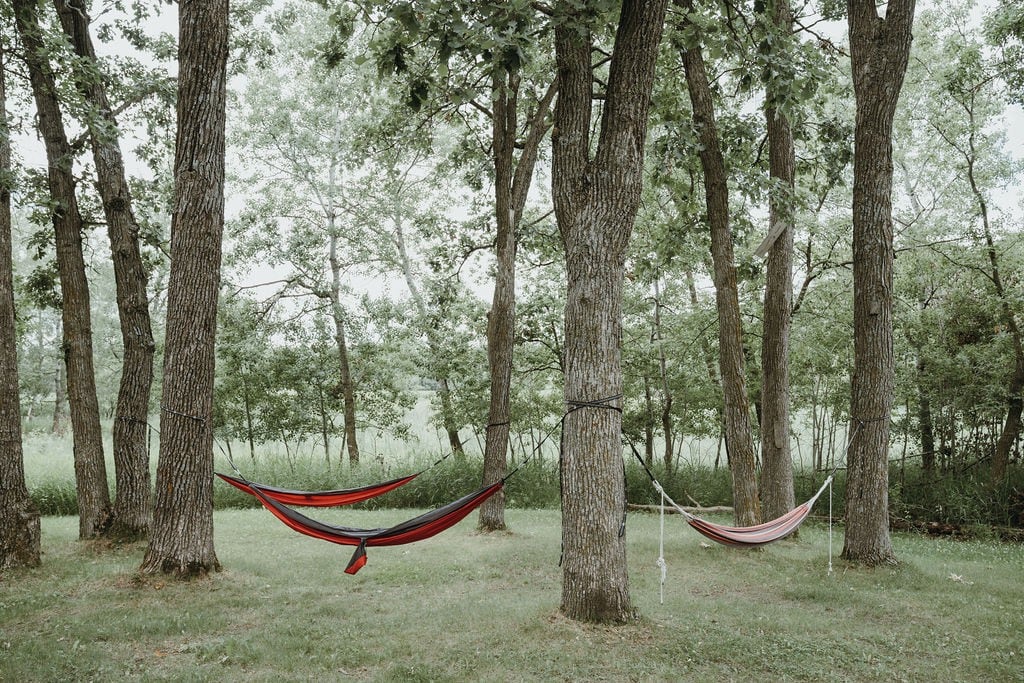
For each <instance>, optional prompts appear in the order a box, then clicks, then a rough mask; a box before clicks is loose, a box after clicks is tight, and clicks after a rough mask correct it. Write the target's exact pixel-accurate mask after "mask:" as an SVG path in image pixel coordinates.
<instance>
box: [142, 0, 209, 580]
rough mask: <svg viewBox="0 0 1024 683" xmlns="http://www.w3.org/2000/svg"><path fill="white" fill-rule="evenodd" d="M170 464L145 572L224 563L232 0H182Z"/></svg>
mask: <svg viewBox="0 0 1024 683" xmlns="http://www.w3.org/2000/svg"><path fill="white" fill-rule="evenodd" d="M178 22H179V23H178V25H179V48H178V63H179V72H180V75H179V83H178V131H177V149H176V153H175V160H174V175H175V191H174V196H175V206H174V213H173V214H172V216H171V274H170V280H169V283H168V290H167V340H166V343H165V356H164V373H163V376H164V384H163V395H162V397H161V410H162V413H161V415H162V420H161V431H160V462H159V465H158V467H157V473H156V503H155V505H154V509H153V529H152V533H151V535H150V542H149V547H148V548H147V549H146V555H145V557H144V558H143V560H142V566H141V568H140V569H141V571H142V572H144V573H149V574H155V573H165V574H172V575H175V576H179V577H190V576H197V575H204V574H207V573H208V572H210V571H211V570H219V569H220V563H219V562H218V561H217V555H216V553H215V552H214V547H213V428H212V427H213V423H212V404H213V376H214V342H215V338H216V331H217V295H218V293H219V289H220V265H221V241H222V236H223V231H224V126H225V105H226V101H227V90H226V87H227V57H228V0H182V2H181V3H180V6H179V13H178Z"/></svg>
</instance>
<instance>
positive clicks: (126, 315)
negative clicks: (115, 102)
mask: <svg viewBox="0 0 1024 683" xmlns="http://www.w3.org/2000/svg"><path fill="white" fill-rule="evenodd" d="M54 7H55V8H56V9H57V13H58V16H59V17H60V21H61V25H62V26H63V28H64V33H65V34H67V36H68V37H69V38H70V39H71V43H72V45H73V46H74V49H75V54H77V55H78V56H79V57H81V58H82V60H83V61H82V62H79V63H77V65H76V67H77V69H76V71H77V73H76V75H75V81H76V83H77V85H78V88H79V90H80V91H81V92H82V95H83V97H84V98H85V99H86V101H87V102H88V103H89V104H90V105H91V107H92V111H91V112H90V113H89V116H88V120H87V123H88V125H89V135H90V139H91V141H92V153H93V160H94V163H95V164H96V177H97V186H98V188H99V193H100V197H101V199H102V200H103V211H104V215H105V216H106V219H107V232H108V234H109V237H110V251H111V254H112V259H113V264H114V280H115V283H116V288H117V310H118V313H119V317H120V322H121V339H122V342H123V345H124V359H123V362H122V366H121V384H120V388H119V390H118V394H117V409H116V411H115V416H114V429H113V437H114V468H115V471H116V474H115V479H116V487H115V492H116V495H115V498H114V517H113V522H112V526H111V533H112V534H113V535H116V536H118V537H120V538H125V539H138V538H143V537H145V535H146V534H147V533H148V532H149V520H150V509H149V506H150V485H149V452H148V450H147V448H146V432H147V428H148V422H147V421H148V418H149V393H150V387H151V386H152V382H153V353H154V351H155V345H154V343H153V330H152V326H151V324H150V318H149V299H148V295H147V292H146V286H147V280H148V278H147V275H146V269H145V267H144V266H143V263H142V256H141V254H140V252H139V225H138V223H137V222H136V220H135V214H134V212H133V211H132V198H131V194H130V192H129V189H128V181H127V178H126V177H125V170H124V161H123V160H122V157H121V150H120V148H119V147H118V140H117V133H116V131H117V121H116V120H115V119H114V115H113V112H112V111H111V107H110V102H109V101H108V100H107V94H106V88H105V86H104V85H103V81H102V79H101V76H100V74H99V71H98V64H97V62H96V53H95V51H94V50H93V45H92V38H91V37H90V35H89V15H88V14H87V13H86V7H85V3H84V2H83V1H82V0H54Z"/></svg>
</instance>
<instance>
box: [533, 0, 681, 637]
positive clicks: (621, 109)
mask: <svg viewBox="0 0 1024 683" xmlns="http://www.w3.org/2000/svg"><path fill="white" fill-rule="evenodd" d="M666 4H667V3H666V0H624V2H623V3H622V8H621V14H620V17H619V24H618V29H617V32H616V36H615V43H614V47H613V56H612V60H611V65H610V71H609V76H608V84H607V89H606V95H605V101H604V108H603V114H602V118H601V127H600V137H599V139H598V141H597V148H596V152H595V153H594V156H593V158H591V155H590V125H591V116H592V109H591V97H592V92H591V89H592V87H593V73H592V65H591V60H590V55H591V49H592V38H593V37H592V34H591V26H590V25H589V24H588V20H587V19H585V18H584V17H583V13H582V12H580V11H579V10H578V9H574V5H573V3H571V2H568V1H565V2H559V3H558V4H557V5H556V7H555V14H556V22H555V60H556V65H557V69H558V82H559V94H558V103H557V105H556V106H555V114H554V120H555V129H554V132H553V134H552V140H553V157H552V197H553V201H554V207H555V215H556V218H557V221H558V228H559V232H560V233H561V237H562V244H563V246H564V250H565V263H566V278H567V292H566V304H565V350H564V353H565V357H564V363H565V387H564V391H565V399H566V403H567V405H568V406H569V413H568V414H567V416H566V418H565V421H564V425H563V451H562V463H561V467H562V478H563V479H562V481H563V499H562V546H563V563H562V605H561V610H562V612H563V613H564V614H565V615H566V616H568V617H569V618H572V619H577V620H581V621H594V622H624V621H626V620H629V619H632V618H633V617H634V610H633V605H632V601H631V598H630V595H629V580H628V575H627V571H626V542H625V522H624V514H625V502H626V501H625V482H624V478H623V466H622V446H621V433H622V415H621V412H619V411H616V410H609V409H607V407H608V402H609V401H611V399H609V397H616V396H618V395H620V394H621V391H622V358H621V337H622V289H623V277H624V264H625V256H626V249H627V247H628V244H629V238H630V235H631V233H632V229H633V220H634V218H635V216H636V211H637V207H638V206H639V202H640V194H641V189H642V184H643V154H644V138H645V137H646V133H647V117H648V111H649V108H650V97H651V87H652V83H653V78H654V65H655V61H656V57H657V52H658V44H659V43H660V41H661V33H662V26H663V23H664V17H665V9H666ZM602 399H603V400H605V401H606V403H605V408H604V409H602V408H600V407H589V406H588V407H583V408H579V409H575V408H577V407H578V406H579V405H580V404H579V403H578V402H581V401H582V402H592V401H599V400H602Z"/></svg>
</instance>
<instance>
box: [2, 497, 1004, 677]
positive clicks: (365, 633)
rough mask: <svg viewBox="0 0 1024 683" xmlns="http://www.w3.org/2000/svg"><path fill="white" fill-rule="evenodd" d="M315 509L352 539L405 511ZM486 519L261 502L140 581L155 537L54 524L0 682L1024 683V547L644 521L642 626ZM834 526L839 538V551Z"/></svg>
mask: <svg viewBox="0 0 1024 683" xmlns="http://www.w3.org/2000/svg"><path fill="white" fill-rule="evenodd" d="M332 514H333V517H332V516H331V514H329V513H328V511H318V514H317V516H318V517H324V518H328V519H333V520H334V521H340V520H342V519H344V520H345V523H349V524H352V525H355V526H380V525H385V524H390V523H393V522H395V521H398V520H399V519H404V518H407V517H410V516H411V515H412V514H414V513H413V512H412V511H409V510H398V511H395V510H379V511H364V510H347V511H335V512H333V513H332ZM507 516H508V521H509V523H510V525H511V528H512V531H511V533H508V534H496V535H480V534H478V533H477V532H475V530H474V525H473V521H472V520H475V516H473V517H471V518H469V519H467V520H466V521H464V522H462V523H461V524H459V525H458V526H456V527H454V528H453V529H451V530H449V531H447V532H445V533H444V534H442V535H440V536H438V537H435V538H433V539H430V540H427V541H424V542H421V543H418V544H415V545H408V546H398V547H392V548H370V549H369V564H368V565H367V566H366V567H365V568H364V569H363V570H362V571H361V572H360V573H359V574H358V575H356V576H354V577H353V576H347V575H345V574H343V573H342V569H343V567H344V565H345V563H346V562H347V561H348V557H349V554H350V551H351V548H346V547H338V546H334V545H331V544H328V543H323V542H319V541H315V540H313V539H309V538H306V537H302V536H299V535H297V534H295V533H293V532H291V531H289V530H288V529H286V528H285V527H284V526H283V525H282V524H280V523H279V522H278V521H277V520H275V519H273V518H272V517H271V516H270V515H269V514H268V513H266V512H265V511H262V510H225V511H219V512H217V513H216V514H215V525H216V531H215V534H216V548H217V554H218V557H219V559H220V561H221V563H222V564H223V568H224V569H223V571H222V572H220V573H218V574H216V575H214V576H213V577H211V578H209V579H204V580H199V581H194V582H189V583H180V582H176V581H168V580H165V579H141V578H139V577H138V576H137V575H136V573H135V569H136V568H137V567H138V565H139V562H140V560H141V556H142V552H143V550H144V546H143V545H141V544H135V545H127V546H116V547H113V546H110V545H107V544H104V543H102V542H79V541H77V540H75V539H76V534H77V520H76V519H75V518H73V517H49V518H45V519H44V520H43V547H44V557H43V562H44V564H43V566H42V567H41V568H39V569H34V570H27V571H15V572H7V573H5V574H0V681H11V682H15V681H17V682H19V683H20V682H22V681H25V682H31V681H85V680H95V681H108V680H147V681H163V680H166V681H277V680H289V681H291V680H296V681H297V680H318V681H320V680H360V681H448V680H472V681H477V680H480V681H553V680H554V681H558V680H563V681H730V680H735V681H766V682H767V681H783V680H791V681H929V680H932V681H1000V682H1001V681H1021V680H1024V651H1022V650H1024V640H1022V638H1021V634H1022V633H1024V585H1022V581H1021V577H1022V576H1024V549H1022V547H1021V546H1019V545H1008V544H999V543H996V542H988V541H948V540H935V539H929V538H925V537H919V536H908V535H903V534H896V535H895V536H894V542H895V546H896V550H897V553H898V555H899V557H900V560H901V563H900V564H899V565H898V566H894V567H883V568H879V569H871V570H869V569H862V568H855V567H851V566H847V565H845V564H844V563H843V562H840V561H839V560H838V559H836V560H835V571H834V573H833V574H832V575H831V576H830V575H828V573H827V571H826V570H827V564H828V534H827V530H826V529H825V528H823V527H818V526H813V525H810V526H805V527H804V529H803V530H802V532H801V535H800V538H799V539H797V540H795V541H783V542H780V543H778V544H775V545H773V546H770V547H768V548H767V549H765V550H762V551H753V552H751V551H737V550H734V549H729V548H724V547H720V546H717V545H712V546H706V544H704V543H703V538H702V537H701V536H698V535H697V534H696V533H694V532H692V531H691V530H690V529H689V528H688V527H686V526H685V524H684V523H683V522H682V520H680V519H679V518H676V517H670V518H668V519H667V520H666V529H667V538H666V546H665V556H666V559H667V562H668V578H667V581H666V583H665V587H664V588H665V602H664V604H659V599H658V595H659V585H658V584H659V570H658V568H657V566H656V560H657V557H658V518H657V516H654V515H646V514H631V515H630V517H629V522H628V536H627V541H628V549H629V550H628V552H629V564H630V582H631V594H632V597H633V601H634V603H635V605H636V607H637V609H638V612H639V618H638V620H637V621H636V622H634V623H631V624H629V625H626V626H621V627H610V626H590V625H583V624H579V623H575V622H572V621H569V620H567V619H565V618H563V617H561V616H560V615H559V612H558V602H559V594H560V581H561V574H560V570H559V568H558V556H559V539H560V531H559V528H560V518H559V513H558V511H555V510H525V511H524V510H517V509H512V510H509V511H508V514H507ZM841 539H842V534H841V532H837V533H836V534H835V543H836V548H835V550H836V552H837V553H838V551H839V548H840V547H841V542H842V541H841Z"/></svg>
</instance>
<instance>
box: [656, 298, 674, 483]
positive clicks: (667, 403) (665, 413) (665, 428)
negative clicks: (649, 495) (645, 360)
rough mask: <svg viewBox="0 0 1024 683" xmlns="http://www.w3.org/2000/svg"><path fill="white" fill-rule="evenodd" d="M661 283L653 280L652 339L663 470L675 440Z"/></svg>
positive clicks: (668, 461)
mask: <svg viewBox="0 0 1024 683" xmlns="http://www.w3.org/2000/svg"><path fill="white" fill-rule="evenodd" d="M661 306H662V304H661V285H659V284H658V280H657V279H655V280H654V339H653V340H652V341H654V342H656V343H657V344H658V370H659V372H660V374H661V395H662V396H663V397H664V401H663V403H662V406H661V433H662V435H663V436H664V437H665V452H664V455H663V457H662V460H663V462H664V463H665V471H666V472H668V471H671V469H672V454H673V451H674V450H675V441H674V439H673V434H672V402H673V397H672V387H671V386H669V383H668V359H667V358H666V357H665V342H664V339H663V337H662V332H661Z"/></svg>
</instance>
